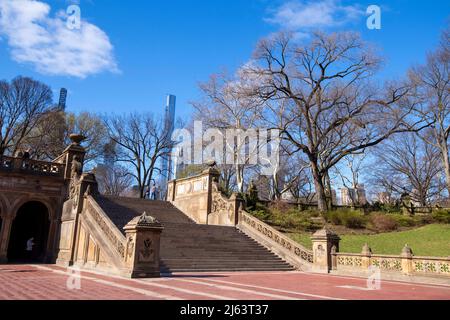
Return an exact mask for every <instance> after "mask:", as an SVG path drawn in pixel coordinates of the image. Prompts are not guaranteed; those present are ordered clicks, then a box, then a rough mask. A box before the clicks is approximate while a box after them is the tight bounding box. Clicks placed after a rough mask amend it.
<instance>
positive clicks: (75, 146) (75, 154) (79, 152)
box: [55, 134, 86, 180]
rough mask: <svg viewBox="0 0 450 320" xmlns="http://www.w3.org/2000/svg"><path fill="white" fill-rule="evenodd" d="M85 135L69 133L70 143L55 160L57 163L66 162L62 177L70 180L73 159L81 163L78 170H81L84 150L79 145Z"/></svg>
mask: <svg viewBox="0 0 450 320" xmlns="http://www.w3.org/2000/svg"><path fill="white" fill-rule="evenodd" d="M85 139H86V137H84V136H82V135H78V134H71V135H70V140H71V141H72V143H71V144H70V145H69V146H68V147H67V148H66V149H65V150H64V151H63V153H62V154H61V156H59V157H58V158H57V159H56V160H55V161H56V162H58V163H64V164H66V169H65V171H64V178H65V179H66V180H70V179H71V178H72V177H71V174H72V163H73V161H74V159H75V161H77V162H79V163H81V168H80V172H81V171H83V163H84V156H85V155H86V150H85V149H84V148H83V147H82V146H81V142H83V141H84V140H85Z"/></svg>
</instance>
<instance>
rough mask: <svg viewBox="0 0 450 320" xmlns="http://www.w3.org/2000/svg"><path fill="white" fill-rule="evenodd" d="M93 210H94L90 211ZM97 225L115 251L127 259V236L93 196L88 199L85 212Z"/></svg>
mask: <svg viewBox="0 0 450 320" xmlns="http://www.w3.org/2000/svg"><path fill="white" fill-rule="evenodd" d="M90 209H92V210H90ZM83 211H84V212H86V213H88V214H89V215H90V217H91V218H92V219H93V220H94V221H95V222H96V223H97V225H98V226H99V227H100V228H101V229H102V231H103V232H104V233H105V235H106V239H107V240H108V241H109V242H110V244H112V246H113V247H114V248H115V251H116V252H117V253H118V254H119V255H120V256H121V257H122V258H124V257H125V243H126V239H125V236H124V235H123V234H122V233H121V232H120V231H119V229H118V228H117V226H116V225H115V224H114V223H113V222H112V221H111V219H110V218H109V217H108V215H107V214H106V213H105V212H104V211H103V210H102V208H101V207H100V206H99V205H98V204H97V202H96V201H95V199H94V198H93V197H92V196H87V197H86V208H85V210H83Z"/></svg>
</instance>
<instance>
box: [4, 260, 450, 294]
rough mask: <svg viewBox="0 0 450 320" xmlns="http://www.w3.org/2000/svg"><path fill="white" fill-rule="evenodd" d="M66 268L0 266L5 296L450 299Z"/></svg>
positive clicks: (238, 276)
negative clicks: (74, 274)
mask: <svg viewBox="0 0 450 320" xmlns="http://www.w3.org/2000/svg"><path fill="white" fill-rule="evenodd" d="M67 279H68V273H67V270H65V269H64V268H61V267H58V266H55V265H3V266H0V299H3V300H11V299H17V300H115V299H119V300H180V299H181V300H185V299H188V300H222V299H223V300H234V299H238V300H273V299H274V300H322V299H325V300H341V299H344V300H346V299H350V300H362V299H369V300H375V299H376V300H378V299H381V300H397V299H405V300H423V299H434V300H450V286H437V285H421V284H409V283H402V282H392V281H382V284H381V290H368V289H367V287H366V280H365V279H360V278H352V277H339V276H331V275H316V274H314V275H313V274H306V273H301V272H246V273H214V274H178V275H175V276H172V277H167V278H159V279H139V280H128V279H123V278H118V277H109V276H105V275H99V274H96V273H90V272H82V274H81V289H79V290H69V289H68V288H67V285H66V283H67Z"/></svg>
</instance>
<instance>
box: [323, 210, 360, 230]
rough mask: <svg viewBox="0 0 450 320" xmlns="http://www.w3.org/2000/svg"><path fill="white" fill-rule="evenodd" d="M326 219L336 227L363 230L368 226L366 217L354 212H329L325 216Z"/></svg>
mask: <svg viewBox="0 0 450 320" xmlns="http://www.w3.org/2000/svg"><path fill="white" fill-rule="evenodd" d="M325 219H326V220H327V222H329V223H332V224H334V225H336V226H340V225H344V226H346V227H347V228H351V229H362V228H364V227H365V225H366V219H365V217H364V216H363V215H361V214H360V213H359V212H355V211H352V210H345V209H341V210H336V211H329V212H327V213H326V214H325Z"/></svg>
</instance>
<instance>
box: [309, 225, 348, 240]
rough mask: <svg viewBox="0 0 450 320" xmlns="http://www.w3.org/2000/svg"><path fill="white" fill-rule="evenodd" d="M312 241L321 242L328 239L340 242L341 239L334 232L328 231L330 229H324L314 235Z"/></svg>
mask: <svg viewBox="0 0 450 320" xmlns="http://www.w3.org/2000/svg"><path fill="white" fill-rule="evenodd" d="M311 239H313V240H315V239H317V240H320V239H327V240H331V239H332V240H340V239H341V238H340V237H339V236H338V235H337V234H336V233H335V232H334V231H332V230H330V229H328V228H323V229H321V230H319V231H317V232H316V233H314V234H313V236H312V237H311Z"/></svg>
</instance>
